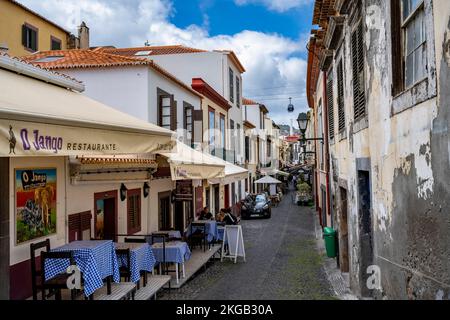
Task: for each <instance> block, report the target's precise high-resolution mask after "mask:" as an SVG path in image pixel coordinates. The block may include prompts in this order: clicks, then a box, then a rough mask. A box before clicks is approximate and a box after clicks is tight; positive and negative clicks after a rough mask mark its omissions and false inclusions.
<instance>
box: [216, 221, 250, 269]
mask: <svg viewBox="0 0 450 320" xmlns="http://www.w3.org/2000/svg"><path fill="white" fill-rule="evenodd" d="M226 244H228V252H227V253H225V245H226ZM238 257H243V258H244V262H245V248H244V237H243V235H242V226H233V225H231V226H225V231H224V236H223V243H222V257H221V259H220V260H221V261H223V258H230V259H234V263H236V262H237V258H238Z"/></svg>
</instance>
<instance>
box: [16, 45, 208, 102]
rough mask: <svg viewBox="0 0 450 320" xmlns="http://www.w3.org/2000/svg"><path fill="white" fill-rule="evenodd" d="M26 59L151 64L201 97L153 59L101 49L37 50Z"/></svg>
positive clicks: (73, 64)
mask: <svg viewBox="0 0 450 320" xmlns="http://www.w3.org/2000/svg"><path fill="white" fill-rule="evenodd" d="M22 59H23V60H24V61H26V62H28V63H31V64H33V65H36V66H40V67H42V68H45V69H49V70H55V69H82V68H107V67H120V66H149V67H150V68H152V69H153V70H155V71H157V72H158V73H160V74H161V75H163V76H164V77H166V78H168V79H169V80H171V81H173V82H175V83H177V84H178V85H180V86H181V87H183V88H184V89H186V90H188V91H189V92H191V93H192V94H194V95H196V96H198V97H200V98H201V95H199V94H198V93H197V92H196V91H195V90H193V89H192V88H191V87H190V86H188V85H187V84H185V83H184V82H182V81H181V80H179V79H178V78H177V77H175V76H174V75H172V74H171V73H170V72H168V71H167V70H165V69H164V68H162V67H161V66H159V65H158V64H156V63H155V62H153V61H152V60H148V59H143V58H135V57H126V56H120V55H115V54H109V53H105V52H103V51H100V50H90V49H77V50H55V51H42V52H36V53H34V54H32V55H29V56H25V57H23V58H22Z"/></svg>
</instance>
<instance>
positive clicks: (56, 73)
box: [0, 52, 83, 84]
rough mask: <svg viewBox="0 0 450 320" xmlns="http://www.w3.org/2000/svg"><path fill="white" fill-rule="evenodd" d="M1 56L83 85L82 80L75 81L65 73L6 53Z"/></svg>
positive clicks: (1, 53)
mask: <svg viewBox="0 0 450 320" xmlns="http://www.w3.org/2000/svg"><path fill="white" fill-rule="evenodd" d="M0 56H5V57H8V58H10V59H13V60H16V61H17V62H20V63H25V64H29V65H32V66H33V67H35V68H40V69H42V70H45V71H46V72H49V73H52V74H55V75H57V76H60V77H63V78H66V79H68V80H70V81H75V82H78V83H80V84H82V83H83V82H82V81H80V80H78V79H75V78H73V77H70V76H68V75H66V74H63V73H60V72H57V71H54V70H48V69H46V68H43V67H41V66H39V65H35V64H33V63H30V62H28V61H26V60H25V59H23V58H19V57H12V56H10V55H9V54H7V53H4V52H0Z"/></svg>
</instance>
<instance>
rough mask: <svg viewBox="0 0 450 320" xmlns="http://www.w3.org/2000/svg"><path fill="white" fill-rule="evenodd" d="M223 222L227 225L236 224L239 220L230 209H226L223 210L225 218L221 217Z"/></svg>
mask: <svg viewBox="0 0 450 320" xmlns="http://www.w3.org/2000/svg"><path fill="white" fill-rule="evenodd" d="M223 222H225V224H227V225H236V224H238V223H239V220H238V218H236V216H234V215H233V214H232V213H231V210H227V211H226V212H225V218H224V219H223Z"/></svg>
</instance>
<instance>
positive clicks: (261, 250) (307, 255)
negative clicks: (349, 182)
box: [160, 193, 335, 300]
mask: <svg viewBox="0 0 450 320" xmlns="http://www.w3.org/2000/svg"><path fill="white" fill-rule="evenodd" d="M314 218H315V217H314V212H313V210H311V209H310V208H305V207H298V206H296V205H294V204H293V203H292V198H291V193H290V194H287V195H286V196H285V197H284V199H283V201H282V203H281V204H280V205H279V206H278V207H276V208H273V211H272V219H270V220H249V221H243V222H242V226H243V233H244V239H245V250H246V254H247V262H246V263H243V262H239V263H238V264H234V263H232V262H230V261H224V262H223V263H220V261H216V262H214V263H212V264H211V265H210V266H209V267H208V269H207V270H206V271H205V272H202V273H200V274H198V275H197V276H196V277H195V278H194V279H192V280H191V281H189V282H188V283H187V284H186V285H185V286H183V287H182V288H181V289H179V290H176V291H175V290H172V292H171V293H170V294H168V293H167V292H165V293H164V294H163V296H161V297H160V298H162V299H174V300H178V299H198V300H205V299H214V300H228V299H230V300H247V299H248V300H259V299H262V300H265V299H292V300H298V299H320V300H323V299H335V297H334V295H333V293H332V292H333V291H332V289H331V286H330V283H329V282H328V280H327V277H326V274H325V272H324V270H323V261H324V259H325V258H324V257H323V256H322V255H321V254H319V252H318V250H317V245H316V239H315V231H314Z"/></svg>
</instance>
